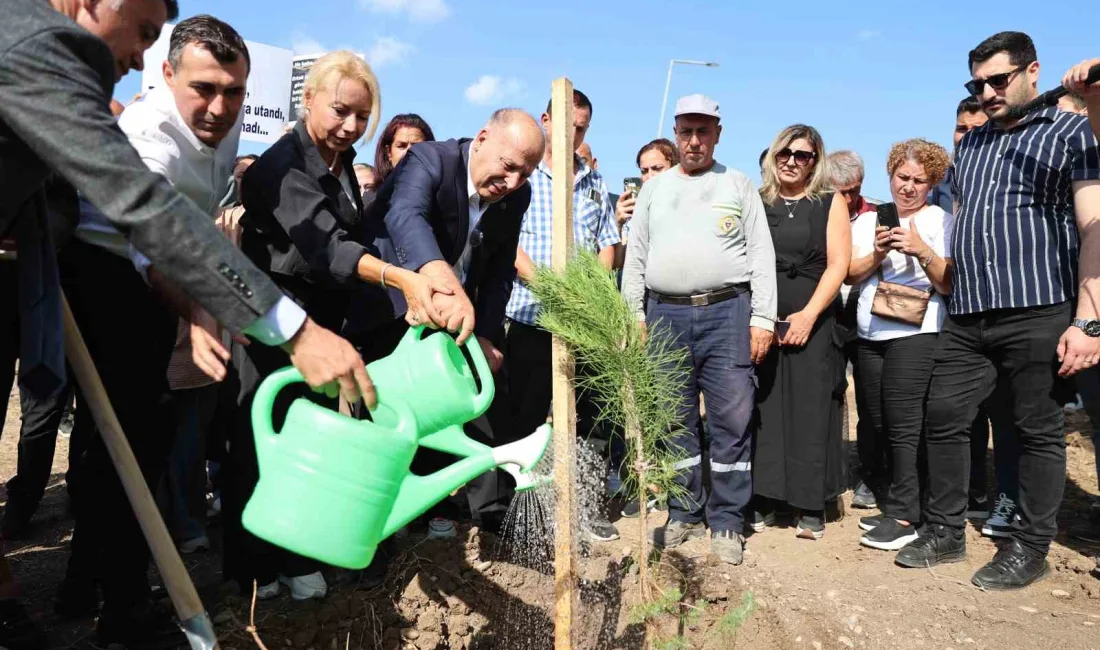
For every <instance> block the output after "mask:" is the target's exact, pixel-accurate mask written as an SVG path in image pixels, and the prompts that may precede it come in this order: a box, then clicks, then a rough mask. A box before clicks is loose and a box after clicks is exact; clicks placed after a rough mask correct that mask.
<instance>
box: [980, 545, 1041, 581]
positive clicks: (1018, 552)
mask: <svg viewBox="0 0 1100 650" xmlns="http://www.w3.org/2000/svg"><path fill="white" fill-rule="evenodd" d="M1048 573H1050V565H1049V564H1047V559H1046V556H1043V555H1039V554H1038V553H1035V552H1034V551H1029V550H1027V549H1025V548H1024V547H1023V546H1021V545H1020V542H1019V541H1017V540H1015V539H1014V540H1012V541H1011V542H1009V543H1008V544H1005V545H1004V546H1002V547H1001V548H1000V549H999V550H998V551H997V554H996V555H994V556H993V561H992V562H990V563H989V564H987V565H985V566H983V567H982V568H980V569H978V572H977V573H975V574H974V577H973V578H971V580H970V581H971V582H972V583H974V585H975V586H977V587H981V588H982V589H989V590H993V591H1009V590H1013V589H1023V588H1024V587H1026V586H1028V585H1030V584H1031V583H1033V582H1037V581H1039V580H1042V579H1043V578H1045V577H1046V576H1047V574H1048Z"/></svg>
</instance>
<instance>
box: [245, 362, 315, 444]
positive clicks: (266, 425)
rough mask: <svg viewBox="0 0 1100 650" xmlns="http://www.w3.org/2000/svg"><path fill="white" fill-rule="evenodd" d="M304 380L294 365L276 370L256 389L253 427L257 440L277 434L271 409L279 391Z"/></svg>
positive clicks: (253, 406) (253, 403)
mask: <svg viewBox="0 0 1100 650" xmlns="http://www.w3.org/2000/svg"><path fill="white" fill-rule="evenodd" d="M304 381H305V379H304V378H303V377H302V373H300V372H298V369H297V368H295V367H294V366H287V367H286V368H283V369H281V370H276V371H275V372H273V373H271V375H269V376H268V377H267V379H265V380H263V383H261V384H260V387H259V388H258V389H257V390H256V395H255V397H253V398H252V428H253V429H254V430H255V431H254V432H253V433H254V434H255V436H256V440H257V442H259V440H260V439H261V438H263V437H265V436H274V435H275V428H274V425H272V423H271V411H272V406H273V405H274V404H275V397H276V396H277V395H278V394H279V391H281V390H282V389H283V388H286V387H287V386H289V385H290V384H295V383H298V382H304Z"/></svg>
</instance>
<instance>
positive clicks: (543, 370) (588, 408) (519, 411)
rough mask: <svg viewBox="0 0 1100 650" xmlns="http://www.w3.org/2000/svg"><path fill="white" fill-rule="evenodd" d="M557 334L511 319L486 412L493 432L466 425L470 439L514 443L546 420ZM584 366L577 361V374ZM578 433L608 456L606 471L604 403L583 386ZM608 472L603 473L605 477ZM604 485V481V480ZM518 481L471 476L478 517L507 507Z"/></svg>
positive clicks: (500, 472)
mask: <svg viewBox="0 0 1100 650" xmlns="http://www.w3.org/2000/svg"><path fill="white" fill-rule="evenodd" d="M552 342H553V336H551V334H550V332H548V331H546V330H544V329H542V328H539V327H535V326H533V325H527V324H524V323H520V322H518V321H510V322H509V324H508V328H507V334H506V335H505V339H504V349H503V350H501V352H502V353H503V354H504V367H503V368H502V370H501V372H500V373H498V374H497V377H496V382H497V384H496V396H495V397H494V400H493V404H492V406H491V407H490V408H489V411H488V413H487V416H488V417H487V420H488V423H489V428H490V429H491V430H490V431H485V430H483V429H481V428H479V427H471V426H468V427H466V433H467V435H469V436H470V437H471V438H474V439H475V440H478V441H479V442H483V443H485V444H487V445H491V446H499V445H502V444H507V443H510V442H515V441H516V440H519V439H521V438H523V437H525V436H529V435H531V434H532V433H534V432H535V429H537V428H539V427H540V426H542V425H543V424H545V423H546V420H547V417H548V416H549V415H550V406H551V402H552V401H553V397H554V395H553V350H552ZM585 372H586V371H585V366H584V364H583V363H581V362H578V363H577V366H576V373H577V375H578V376H583V375H584V373H585ZM576 404H577V438H578V439H579V440H581V441H583V443H584V444H586V445H587V446H588V447H589V448H591V449H592V450H593V451H594V452H596V454H598V455H599V456H600V457H601V458H603V459H604V461H605V465H604V469H605V471H604V474H606V461H607V459H608V452H609V448H610V444H609V440H610V435H609V434H608V433H607V427H605V426H603V424H602V423H599V422H598V420H599V407H598V405H596V404H595V402H593V400H592V398H591V397H590V395H589V394H588V393H587V392H586V391H585V390H583V389H578V390H577V393H576ZM602 478H603V477H602V476H601V479H602ZM601 485H602V483H601ZM513 487H514V485H513V481H512V479H511V478H510V477H508V476H507V474H506V473H505V472H504V471H503V470H496V471H494V472H490V473H489V474H486V475H483V476H482V477H480V478H478V479H476V480H474V481H472V482H471V483H470V487H469V489H468V491H467V496H468V497H469V503H470V509H471V511H472V512H473V513H474V517H475V518H478V517H480V516H484V515H490V514H493V515H494V516H496V515H500V514H503V512H505V511H507V509H508V505H509V503H511V500H512V495H513V490H512V488H513Z"/></svg>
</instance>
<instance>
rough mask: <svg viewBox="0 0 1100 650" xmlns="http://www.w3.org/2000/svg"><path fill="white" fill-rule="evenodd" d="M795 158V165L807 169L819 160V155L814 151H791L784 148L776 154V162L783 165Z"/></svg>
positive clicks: (788, 148)
mask: <svg viewBox="0 0 1100 650" xmlns="http://www.w3.org/2000/svg"><path fill="white" fill-rule="evenodd" d="M792 156H793V157H794V164H796V165H798V166H799V167H805V166H806V165H809V164H810V163H812V162H813V161H814V159H815V158H817V154H816V153H814V152H812V151H791V148H790V147H784V148H782V149H780V150H779V151H776V152H775V161H776V162H778V163H780V164H782V163H785V162H787V161H788V160H790V159H791V157H792Z"/></svg>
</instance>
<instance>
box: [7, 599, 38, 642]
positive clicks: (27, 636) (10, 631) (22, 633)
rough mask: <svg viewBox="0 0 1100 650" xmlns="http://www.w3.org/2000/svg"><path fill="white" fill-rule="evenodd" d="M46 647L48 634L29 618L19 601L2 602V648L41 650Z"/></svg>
mask: <svg viewBox="0 0 1100 650" xmlns="http://www.w3.org/2000/svg"><path fill="white" fill-rule="evenodd" d="M45 647H46V633H45V632H43V631H42V630H41V629H40V628H39V627H38V626H37V625H35V624H34V622H33V621H31V619H30V617H29V616H27V611H26V610H25V609H23V605H22V604H20V603H19V601H18V600H15V599H8V600H0V648H7V650H41V648H45Z"/></svg>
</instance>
